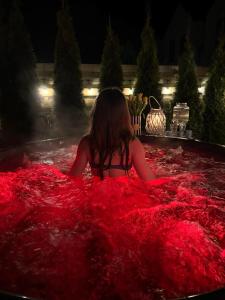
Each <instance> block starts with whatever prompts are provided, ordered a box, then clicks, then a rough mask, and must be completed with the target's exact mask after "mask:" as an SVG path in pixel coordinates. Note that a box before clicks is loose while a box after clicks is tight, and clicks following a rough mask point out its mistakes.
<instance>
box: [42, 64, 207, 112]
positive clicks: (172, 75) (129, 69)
mask: <svg viewBox="0 0 225 300" xmlns="http://www.w3.org/2000/svg"><path fill="white" fill-rule="evenodd" d="M122 69H123V78H124V82H123V86H124V89H123V92H124V94H125V95H126V96H128V95H132V94H133V91H134V86H135V81H136V65H123V66H122ZM207 70H208V69H207V68H206V67H197V70H196V71H197V77H198V81H199V93H200V94H201V95H203V94H204V90H205V84H206V80H207ZM53 72H54V65H53V64H51V63H39V64H37V73H38V77H39V81H40V86H39V87H38V91H39V94H40V101H41V105H42V106H43V107H49V108H50V107H52V106H54V84H53ZM81 72H82V83H83V91H82V93H83V97H84V100H85V103H86V104H87V105H93V104H94V102H95V99H96V97H97V95H98V92H99V89H98V87H99V77H100V65H97V64H82V65H81ZM159 73H160V86H161V92H162V99H163V101H170V100H172V99H173V97H174V93H175V87H176V82H177V76H178V67H177V66H175V65H161V66H159ZM181 100H182V99H181Z"/></svg>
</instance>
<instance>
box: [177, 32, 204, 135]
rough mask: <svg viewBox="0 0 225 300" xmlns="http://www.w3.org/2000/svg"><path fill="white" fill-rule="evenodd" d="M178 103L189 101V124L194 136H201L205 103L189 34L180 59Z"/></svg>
mask: <svg viewBox="0 0 225 300" xmlns="http://www.w3.org/2000/svg"><path fill="white" fill-rule="evenodd" d="M176 103H187V105H188V106H189V122H188V126H189V128H190V129H191V130H192V131H193V136H194V137H197V138H200V137H201V129H202V110H203V104H202V101H201V100H200V97H199V92H198V81H197V75H196V67H195V62H194V53H193V51H192V47H191V44H190V41H189V38H188V36H186V39H185V42H184V47H183V52H182V54H181V56H180V59H179V70H178V81H177V84H176V93H175V97H174V103H173V105H175V104H176Z"/></svg>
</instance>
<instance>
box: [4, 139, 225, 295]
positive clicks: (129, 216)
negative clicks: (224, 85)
mask: <svg viewBox="0 0 225 300" xmlns="http://www.w3.org/2000/svg"><path fill="white" fill-rule="evenodd" d="M76 149H77V146H76V145H71V146H67V147H61V148H59V149H57V150H51V151H43V152H39V151H37V150H33V152H32V153H31V154H30V159H31V160H32V162H30V163H28V164H26V166H24V167H20V168H19V169H17V170H16V171H11V172H1V173H0V290H5V291H10V292H13V293H18V294H25V295H27V296H30V297H35V298H38V299H50V300H51V299H54V300H56V299H57V300H58V299H60V300H61V299H63V300H67V299H68V300H71V299H76V300H89V299H90V300H99V299H101V300H110V299H111V300H114V299H115V300H117V299H122V300H153V299H170V298H177V297H181V296H185V295H191V294H198V293H204V292H207V291H210V290H214V289H217V288H220V287H223V286H225V163H224V162H222V161H216V160H215V159H213V158H210V157H205V156H204V155H202V156H200V155H199V154H197V153H194V152H189V151H184V150H183V149H182V147H177V148H176V149H170V148H165V149H163V148H161V147H160V148H159V147H158V146H155V145H154V146H151V145H147V144H145V149H146V159H147V160H148V163H149V164H150V166H151V168H152V169H153V170H154V172H155V173H156V174H157V175H158V176H160V177H162V179H157V180H155V181H152V182H143V181H141V180H140V179H138V178H137V176H136V174H135V171H134V170H132V171H131V175H130V177H129V178H127V177H120V178H117V179H112V178H106V179H105V180H103V181H100V180H99V179H98V178H93V177H92V176H91V174H90V169H89V168H87V170H86V171H85V176H84V178H83V179H74V178H72V177H68V176H67V175H65V174H64V173H65V172H66V171H67V170H68V168H69V167H70V166H71V164H72V161H73V159H74V157H75V153H76ZM61 171H62V172H61ZM160 297H161V298H160ZM163 297H164V298H163Z"/></svg>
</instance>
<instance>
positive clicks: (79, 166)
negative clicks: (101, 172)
mask: <svg viewBox="0 0 225 300" xmlns="http://www.w3.org/2000/svg"><path fill="white" fill-rule="evenodd" d="M87 147H88V144H87V139H86V138H85V137H84V138H82V139H81V141H80V143H79V145H78V149H77V156H76V159H75V161H74V163H73V165H72V167H71V169H70V171H69V173H68V175H72V176H81V175H82V173H83V171H84V169H85V168H86V165H87V163H88V156H87V150H88V148H87Z"/></svg>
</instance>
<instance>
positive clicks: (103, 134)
mask: <svg viewBox="0 0 225 300" xmlns="http://www.w3.org/2000/svg"><path fill="white" fill-rule="evenodd" d="M88 137H89V147H90V154H91V160H92V162H95V159H96V156H97V157H98V160H99V161H98V162H97V163H98V166H99V168H98V171H99V176H100V178H101V179H103V178H104V176H103V171H104V165H105V161H106V159H107V158H108V157H109V162H108V164H107V168H110V166H111V161H112V157H113V154H114V153H115V152H116V151H118V152H119V154H120V164H121V166H123V167H124V168H125V169H127V168H128V163H129V142H130V141H131V140H133V139H134V135H133V129H132V126H131V121H130V113H129V110H128V106H127V101H126V99H125V97H124V95H123V93H122V92H121V90H120V89H119V88H116V87H110V88H105V89H103V90H102V91H101V92H100V94H99V96H98V97H97V99H96V103H95V106H94V109H93V111H92V115H91V128H90V133H89V135H88ZM124 158H125V160H124Z"/></svg>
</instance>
